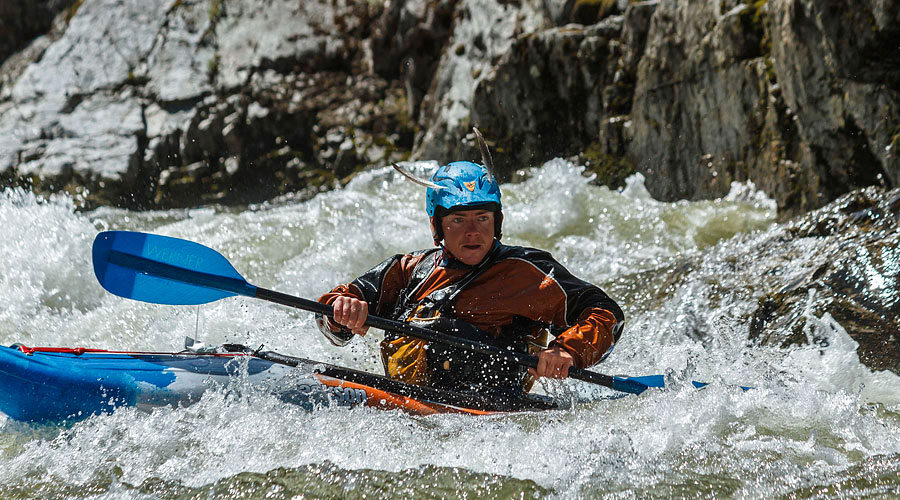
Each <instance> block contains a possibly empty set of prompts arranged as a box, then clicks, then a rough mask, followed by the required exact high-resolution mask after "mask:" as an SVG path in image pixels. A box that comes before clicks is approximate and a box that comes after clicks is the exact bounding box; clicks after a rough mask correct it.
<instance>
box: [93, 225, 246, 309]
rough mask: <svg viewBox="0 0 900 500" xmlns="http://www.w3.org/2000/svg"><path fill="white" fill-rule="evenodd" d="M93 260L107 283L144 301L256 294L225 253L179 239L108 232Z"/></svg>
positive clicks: (190, 300) (204, 300)
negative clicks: (223, 254)
mask: <svg viewBox="0 0 900 500" xmlns="http://www.w3.org/2000/svg"><path fill="white" fill-rule="evenodd" d="M93 260H94V274H96V275H97V280H98V281H100V284H101V285H102V286H103V288H105V289H106V290H108V291H109V292H111V293H114V294H116V295H118V296H120V297H125V298H129V299H134V300H140V301H143V302H152V303H154V304H174V305H192V304H205V303H207V302H213V301H216V300H219V299H223V298H225V297H232V296H234V295H248V296H250V297H253V296H254V295H255V293H256V287H255V286H253V285H251V284H249V283H247V281H246V280H244V278H243V277H242V276H241V275H240V273H238V272H237V271H236V270H235V269H234V267H233V266H232V265H231V263H230V262H228V260H227V259H226V258H225V257H224V256H222V254H220V253H219V252H217V251H215V250H213V249H211V248H208V247H205V246H203V245H200V244H199V243H194V242H192V241H186V240H181V239H178V238H171V237H168V236H160V235H156V234H147V233H138V232H131V231H104V232H102V233H100V234H98V235H97V237H96V238H95V239H94V248H93Z"/></svg>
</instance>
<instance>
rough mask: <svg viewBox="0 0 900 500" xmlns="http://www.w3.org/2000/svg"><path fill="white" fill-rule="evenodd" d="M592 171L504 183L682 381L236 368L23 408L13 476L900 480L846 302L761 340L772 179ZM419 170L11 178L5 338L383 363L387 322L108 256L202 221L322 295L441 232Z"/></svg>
mask: <svg viewBox="0 0 900 500" xmlns="http://www.w3.org/2000/svg"><path fill="white" fill-rule="evenodd" d="M434 166H435V165H434V164H433V163H428V162H422V163H418V164H416V168H418V169H420V171H421V172H423V173H424V172H427V171H428V170H429V169H430V168H433V167H434ZM581 172H582V169H581V168H579V167H577V166H574V165H572V164H570V163H567V162H564V161H561V160H554V161H551V162H548V163H547V164H545V165H544V166H542V167H541V168H538V169H535V170H532V171H530V172H529V178H528V179H527V180H526V181H525V182H522V183H519V184H515V185H505V186H503V193H504V198H503V201H504V207H505V210H504V213H505V216H506V219H505V220H506V223H505V225H504V235H505V236H504V241H505V242H506V243H510V244H523V245H529V246H536V247H540V248H545V249H548V250H550V251H551V252H552V253H553V254H554V255H555V256H556V257H557V258H558V259H559V260H560V261H561V262H563V263H564V264H565V265H566V266H567V267H568V268H569V269H570V270H572V271H573V272H574V273H575V274H577V275H579V276H581V277H583V278H585V279H587V280H589V281H591V282H594V283H596V284H598V285H600V286H601V287H603V288H604V289H605V290H606V291H607V292H608V293H609V294H610V295H612V296H613V297H614V298H616V299H617V300H618V301H619V303H620V304H621V305H622V306H623V309H624V310H625V313H626V315H627V317H628V326H627V329H626V332H625V334H624V336H623V338H622V340H621V342H620V343H619V344H618V345H617V346H616V349H615V351H614V352H613V354H612V355H611V356H610V357H609V358H608V359H607V361H605V362H604V363H602V364H601V365H600V366H598V367H596V368H595V370H596V371H599V372H602V373H608V374H627V375H648V374H656V373H662V374H667V376H668V377H669V388H667V389H666V390H654V391H648V392H646V393H644V394H643V395H641V396H629V397H624V398H621V399H613V400H610V399H608V396H609V395H610V393H609V392H605V391H606V389H600V388H595V387H590V386H588V385H587V384H584V383H581V382H574V381H568V382H559V383H547V384H543V385H542V386H541V387H539V390H541V391H543V392H545V393H548V394H554V395H557V396H558V397H560V398H562V399H563V400H565V401H570V402H571V403H572V405H571V407H570V408H569V409H567V410H559V411H552V412H546V413H539V414H513V415H501V416H489V417H472V416H459V415H439V416H428V417H418V416H410V415H407V414H404V413H402V412H399V411H378V410H370V409H346V408H328V409H323V410H320V411H315V412H312V413H307V412H305V411H303V410H302V409H300V408H298V407H294V406H291V405H288V404H286V403H283V402H281V401H279V400H278V399H276V398H275V397H273V396H271V395H268V394H265V393H259V392H253V391H242V390H239V388H238V390H234V388H230V389H229V388H226V389H221V390H219V389H217V390H212V391H210V392H208V393H207V394H206V395H205V396H204V397H203V399H202V400H201V401H200V402H199V403H197V404H195V405H193V406H190V407H187V408H177V409H159V410H155V411H153V412H150V413H145V412H141V411H138V410H135V409H122V410H120V411H117V412H116V413H114V414H112V415H104V416H97V417H92V418H90V419H88V420H86V421H83V422H80V423H77V424H75V425H71V426H68V427H64V428H59V427H52V426H35V425H25V424H22V423H18V422H14V421H11V420H9V419H6V417H4V416H2V415H0V497H2V498H98V499H99V498H359V499H362V498H367V499H368V498H625V499H627V498H699V497H710V496H714V497H719V498H774V497H782V498H847V497H853V498H856V497H873V498H896V497H898V496H900V384H898V378H897V377H896V376H895V375H893V374H890V373H886V372H878V373H873V372H871V371H870V370H868V369H867V368H866V367H865V366H863V365H861V364H860V362H859V358H858V357H857V354H856V344H855V343H854V342H853V340H851V339H850V337H849V336H848V335H847V334H846V332H845V331H844V330H843V328H842V327H841V326H840V325H839V324H838V323H837V322H835V321H834V320H833V319H832V318H831V316H830V315H829V314H827V313H826V314H824V315H821V316H816V315H815V314H812V313H809V314H808V317H807V318H806V323H805V325H806V326H805V327H804V328H805V333H806V335H807V336H808V338H810V339H812V338H814V337H815V338H817V339H821V338H822V337H823V336H824V337H825V338H827V339H828V342H825V343H823V342H817V345H815V346H814V347H792V348H777V347H761V346H757V345H754V344H753V343H751V342H750V341H748V340H747V334H748V328H749V319H748V317H749V314H750V313H751V312H752V311H753V309H754V308H755V307H756V305H757V301H758V297H757V296H756V295H755V292H754V291H755V288H754V284H755V283H756V282H758V280H760V279H762V277H761V276H756V275H755V274H756V273H754V272H752V270H753V269H754V265H755V264H754V262H753V261H754V260H755V259H765V258H766V257H765V255H755V254H754V253H753V252H748V250H747V249H748V248H753V243H754V241H758V240H760V239H763V238H768V237H771V235H772V234H773V232H777V231H779V230H780V227H779V225H778V224H776V222H775V219H776V212H775V207H774V205H773V203H772V202H771V200H768V199H767V198H766V197H765V196H762V195H761V194H760V193H758V192H756V191H755V189H754V188H753V186H752V185H735V186H733V188H732V191H731V193H730V194H729V195H728V196H727V197H725V198H723V199H720V200H715V201H703V202H677V203H662V202H658V201H655V200H653V199H652V198H651V197H650V196H649V194H648V193H647V191H646V190H645V189H644V187H643V181H642V179H641V178H640V176H637V175H636V176H634V177H632V178H630V179H629V182H628V186H627V187H626V188H625V189H623V190H621V191H618V192H617V191H611V190H609V189H607V188H605V187H598V186H594V185H591V184H590V182H589V179H587V178H586V177H585V176H583V175H582V173H581ZM422 191H423V190H422V189H421V188H419V187H417V186H414V185H411V184H410V183H409V182H408V181H405V180H402V179H401V178H399V176H397V175H395V174H394V173H393V172H391V171H390V170H389V169H379V170H375V171H372V172H368V173H365V174H362V175H359V176H358V177H357V178H355V179H354V180H353V181H352V182H351V183H350V184H349V185H347V186H346V187H345V188H343V189H340V190H336V191H333V192H328V193H324V194H320V195H318V196H316V197H314V198H312V199H309V200H303V199H300V198H291V197H286V198H282V199H279V200H275V201H273V202H270V203H266V204H262V205H258V206H251V207H242V208H224V207H208V208H196V209H190V210H170V211H158V212H131V211H125V210H118V209H111V208H101V209H97V210H94V211H89V212H81V211H77V210H76V209H75V205H74V203H73V201H72V200H71V199H69V198H67V197H64V196H60V197H54V198H52V199H50V200H39V199H37V198H36V197H34V196H33V195H32V194H30V193H28V192H26V191H22V190H7V191H5V192H4V193H3V194H2V196H0V231H2V235H3V237H2V239H0V255H2V256H3V258H2V259H0V303H2V304H3V306H2V308H0V343H2V344H5V345H8V344H12V343H17V342H18V343H23V344H26V345H40V346H86V347H97V348H110V349H128V350H164V351H177V350H180V349H181V348H182V346H183V344H184V337H186V336H190V337H194V338H197V339H199V340H201V341H203V342H205V343H207V344H212V345H215V344H219V343H223V342H239V343H243V344H247V345H251V346H259V345H265V348H266V349H272V350H277V351H280V352H283V353H285V354H291V355H298V356H303V357H306V358H312V359H317V360H322V361H327V362H332V363H335V364H339V365H344V366H348V367H352V368H357V369H364V370H369V371H373V372H380V370H381V368H380V363H379V361H378V359H379V358H378V355H377V344H378V341H379V340H380V337H381V336H380V335H379V332H371V333H370V334H369V335H367V336H366V337H365V338H359V339H356V340H355V341H354V342H353V343H352V344H351V345H350V346H348V347H345V348H336V347H333V346H331V345H330V344H329V343H328V342H327V341H326V340H325V339H324V338H323V337H322V336H321V335H320V334H319V333H318V331H317V330H316V329H315V327H314V325H313V321H312V318H311V316H310V315H309V314H308V313H305V312H302V311H296V310H290V309H287V308H284V307H280V306H275V305H272V304H269V303H265V302H262V301H254V300H252V299H248V298H231V299H226V300H222V301H219V302H216V303H213V304H208V305H204V306H190V307H188V306H181V307H176V306H162V305H152V304H143V303H138V302H134V301H129V300H126V299H122V298H119V297H115V296H112V295H110V294H108V293H106V292H105V291H104V290H103V289H102V288H101V287H100V286H99V285H98V284H97V282H96V279H95V278H94V276H93V271H92V269H91V262H90V246H91V242H92V240H93V238H94V236H95V235H96V234H97V232H98V231H101V230H106V229H129V230H139V231H146V232H154V233H158V234H165V235H170V236H176V237H181V238H186V239H190V240H194V241H197V242H199V243H202V244H204V245H207V246H211V247H213V248H215V249H217V250H219V251H220V252H222V253H223V254H224V255H225V256H226V257H227V258H228V259H229V260H230V261H231V262H232V263H233V264H234V265H235V267H236V268H237V269H238V270H239V271H240V272H241V273H242V274H243V275H244V276H245V277H246V278H247V279H248V280H249V281H250V282H251V283H253V284H256V285H259V286H264V287H267V288H272V289H274V290H278V291H282V292H285V293H290V294H294V295H299V296H302V297H309V298H314V297H317V296H318V295H320V294H321V293H323V292H325V291H327V290H328V289H330V288H331V287H332V286H333V285H335V284H337V283H341V282H346V281H349V280H350V279H352V278H353V277H355V276H356V275H358V274H360V273H361V272H363V271H365V270H366V269H368V268H369V267H371V266H373V265H375V264H377V263H378V262H380V261H381V260H383V259H384V258H385V257H387V256H388V255H391V254H393V253H399V252H406V251H409V250H412V249H418V248H427V247H428V246H430V245H431V242H430V239H431V238H430V234H429V231H428V227H427V221H426V216H425V214H424V210H423V204H424V193H423V192H422ZM810 252H811V253H814V252H815V248H810ZM735 263H744V265H742V266H736V264H735ZM796 265H797V266H798V267H803V265H804V263H803V262H802V261H801V262H798V263H797V264H796ZM736 268H740V269H743V271H741V272H734V270H735V269H736ZM748 269H749V270H750V271H749V272H748V271H747V270H748ZM785 272H788V273H790V272H791V270H790V269H787V270H785ZM673 277H677V279H675V278H673ZM811 295H814V292H811ZM813 300H814V297H812V296H811V297H810V301H813ZM690 380H702V381H706V382H711V385H710V386H709V387H707V388H705V389H703V390H695V389H693V388H691V387H690V385H689V381H690ZM734 384H743V385H751V386H753V387H754V389H753V390H750V391H747V392H744V391H742V390H740V389H739V388H737V387H736V386H735V385H734Z"/></svg>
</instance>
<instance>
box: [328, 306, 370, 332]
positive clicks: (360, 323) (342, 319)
mask: <svg viewBox="0 0 900 500" xmlns="http://www.w3.org/2000/svg"><path fill="white" fill-rule="evenodd" d="M331 306H332V307H333V308H334V318H333V319H332V321H334V322H335V323H337V324H339V325H343V326H345V327H347V328H349V329H350V331H351V332H353V333H355V334H357V335H365V334H366V332H368V331H369V327H368V326H365V322H366V317H367V316H368V315H369V304H368V303H366V302H364V301H362V300H359V299H355V298H353V297H346V296H341V297H338V298H336V299H334V302H333V303H332V304H331Z"/></svg>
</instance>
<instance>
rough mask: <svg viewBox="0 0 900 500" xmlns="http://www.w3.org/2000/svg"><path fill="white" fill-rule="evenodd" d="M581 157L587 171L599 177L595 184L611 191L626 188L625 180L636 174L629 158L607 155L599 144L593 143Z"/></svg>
mask: <svg viewBox="0 0 900 500" xmlns="http://www.w3.org/2000/svg"><path fill="white" fill-rule="evenodd" d="M581 156H582V158H583V159H584V162H585V167H586V171H587V172H590V173H592V174H594V175H596V176H597V178H596V180H595V181H594V182H595V183H596V184H600V185H604V186H608V187H610V188H611V189H616V188H619V187H622V186H624V185H625V179H626V178H627V177H628V176H629V175H631V174H633V173H634V172H635V170H634V165H633V164H632V163H631V161H629V160H628V158H626V157H621V156H613V155H610V154H607V153H605V152H604V148H603V145H602V144H600V143H599V142H593V143H591V144H590V145H589V146H588V147H587V149H585V151H584V153H582V155H581Z"/></svg>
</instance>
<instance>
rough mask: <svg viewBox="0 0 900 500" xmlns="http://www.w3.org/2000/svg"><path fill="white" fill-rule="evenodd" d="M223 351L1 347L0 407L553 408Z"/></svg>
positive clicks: (53, 412) (537, 399)
mask: <svg viewBox="0 0 900 500" xmlns="http://www.w3.org/2000/svg"><path fill="white" fill-rule="evenodd" d="M223 349H225V351H226V352H222V351H215V352H212V351H201V352H194V351H182V352H156V351H119V350H106V349H92V348H84V347H27V346H23V345H18V344H16V345H13V346H0V411H2V412H3V413H5V414H6V415H8V416H9V417H11V418H12V419H13V420H18V421H25V422H36V423H70V422H75V421H78V420H82V419H85V418H87V417H89V416H91V415H97V414H108V413H112V412H113V411H115V410H116V409H117V408H120V407H123V406H124V407H137V408H138V409H142V410H150V409H153V408H156V407H163V406H168V407H179V406H188V405H191V404H194V403H196V402H197V401H199V400H200V398H201V397H202V395H203V393H204V392H205V391H206V390H207V389H209V388H210V387H215V386H216V385H221V386H224V385H226V384H228V383H229V382H233V381H235V380H239V381H240V382H241V383H248V384H249V385H250V386H251V387H259V388H261V389H263V390H264V391H266V392H270V393H272V394H273V395H274V396H276V397H278V398H279V399H281V400H282V401H284V402H287V403H290V404H296V405H299V406H301V407H303V408H304V409H306V410H309V411H313V410H315V409H317V408H320V407H327V406H345V407H358V406H367V407H372V408H376V409H386V410H394V409H399V410H403V411H405V412H407V413H411V414H416V415H431V414H437V413H464V414H471V415H490V414H497V413H509V412H516V411H538V410H546V409H555V408H557V406H556V405H555V404H553V402H552V400H551V399H550V398H548V397H544V396H535V395H526V397H525V398H520V399H518V400H513V399H507V400H504V399H502V398H496V397H489V396H484V395H477V394H467V393H457V392H452V391H443V390H440V389H434V388H431V387H423V386H415V385H411V384H406V383H403V382H400V381H397V380H391V379H389V378H386V377H383V376H381V375H376V374H372V373H368V372H363V371H357V370H352V369H348V368H342V367H339V366H335V365H329V364H327V363H321V362H316V361H312V360H308V359H304V358H298V357H293V356H286V355H283V354H279V353H275V352H272V351H265V352H260V351H259V350H256V351H254V350H252V349H249V348H246V347H244V346H241V345H234V344H232V345H225V346H223ZM298 369H299V371H298ZM210 382H214V383H210Z"/></svg>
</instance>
